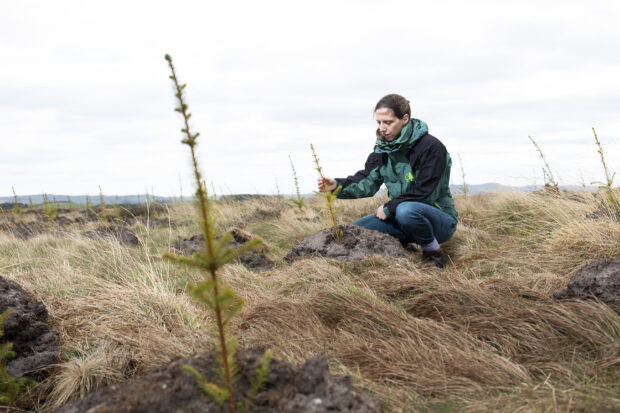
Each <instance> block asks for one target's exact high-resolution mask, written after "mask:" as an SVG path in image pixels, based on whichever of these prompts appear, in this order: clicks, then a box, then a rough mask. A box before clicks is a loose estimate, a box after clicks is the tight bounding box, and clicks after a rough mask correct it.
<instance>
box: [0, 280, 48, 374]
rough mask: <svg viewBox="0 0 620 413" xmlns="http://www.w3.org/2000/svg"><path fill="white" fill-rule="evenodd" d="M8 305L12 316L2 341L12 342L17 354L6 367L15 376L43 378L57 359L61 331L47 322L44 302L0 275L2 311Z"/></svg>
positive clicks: (6, 323) (6, 322)
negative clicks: (33, 297)
mask: <svg viewBox="0 0 620 413" xmlns="http://www.w3.org/2000/svg"><path fill="white" fill-rule="evenodd" d="M7 308H10V309H11V315H10V316H9V317H8V318H7V319H6V321H5V323H4V336H3V337H2V338H1V339H0V340H2V341H3V342H7V341H8V342H11V343H13V351H14V352H15V353H16V355H15V357H14V358H12V359H10V360H8V362H6V370H7V372H8V373H9V374H10V375H12V376H13V377H28V378H30V379H33V380H41V379H43V378H44V377H45V376H46V375H47V373H48V370H49V368H50V366H51V365H52V364H53V363H56V362H57V361H58V356H59V354H60V339H59V338H58V332H57V331H56V330H54V329H53V328H52V327H50V325H49V324H47V309H46V308H45V306H44V305H43V303H42V302H40V301H38V302H36V301H34V300H33V299H32V297H30V295H29V294H28V293H27V292H25V291H24V290H23V289H22V288H21V287H20V286H19V284H17V283H15V282H13V281H10V280H5V279H4V278H0V313H2V312H4V311H5V310H6V309H7Z"/></svg>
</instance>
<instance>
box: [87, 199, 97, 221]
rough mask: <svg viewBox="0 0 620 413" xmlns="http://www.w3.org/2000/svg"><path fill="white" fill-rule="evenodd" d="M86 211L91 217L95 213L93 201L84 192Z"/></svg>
mask: <svg viewBox="0 0 620 413" xmlns="http://www.w3.org/2000/svg"><path fill="white" fill-rule="evenodd" d="M86 211H87V212H88V215H89V216H91V217H94V216H95V215H96V214H95V210H94V209H93V203H92V201H91V200H90V196H89V195H88V194H86Z"/></svg>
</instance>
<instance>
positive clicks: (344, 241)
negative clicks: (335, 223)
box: [284, 225, 409, 262]
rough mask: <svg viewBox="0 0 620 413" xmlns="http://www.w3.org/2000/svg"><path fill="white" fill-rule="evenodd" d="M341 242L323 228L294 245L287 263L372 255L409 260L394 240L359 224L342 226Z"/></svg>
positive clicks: (356, 259)
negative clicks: (307, 259)
mask: <svg viewBox="0 0 620 413" xmlns="http://www.w3.org/2000/svg"><path fill="white" fill-rule="evenodd" d="M339 229H340V231H341V234H342V236H341V239H340V241H336V240H335V239H334V237H333V236H332V234H331V233H330V232H329V230H327V229H324V230H321V231H319V232H318V233H316V234H314V235H312V236H310V237H308V238H306V239H304V240H303V241H302V242H300V243H299V244H297V245H295V246H294V247H293V248H292V249H291V250H290V251H289V252H288V253H287V254H286V255H285V256H284V260H285V261H287V262H293V261H296V260H300V259H303V258H312V257H325V258H334V259H337V260H341V261H361V260H362V259H364V258H368V257H371V256H373V255H381V256H383V257H386V258H392V259H394V258H408V257H409V253H408V252H407V251H406V250H405V248H403V246H402V245H401V243H400V241H399V240H398V239H396V238H395V237H393V236H391V235H388V234H385V233H383V232H379V231H373V230H370V229H366V228H364V227H359V226H356V225H342V226H340V227H339Z"/></svg>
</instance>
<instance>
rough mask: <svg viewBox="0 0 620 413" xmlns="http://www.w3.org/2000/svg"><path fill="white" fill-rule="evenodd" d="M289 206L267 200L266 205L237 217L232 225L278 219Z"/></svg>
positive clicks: (237, 225)
mask: <svg viewBox="0 0 620 413" xmlns="http://www.w3.org/2000/svg"><path fill="white" fill-rule="evenodd" d="M287 207H288V205H286V204H283V203H269V202H265V205H264V206H260V207H258V208H256V209H254V210H253V211H251V212H248V213H245V214H243V215H241V216H240V217H238V218H237V219H235V220H233V221H231V223H230V225H231V226H234V227H245V226H247V225H249V224H251V223H253V222H260V221H265V220H267V219H276V218H278V217H279V216H280V215H282V212H284V211H285V210H286V208H287Z"/></svg>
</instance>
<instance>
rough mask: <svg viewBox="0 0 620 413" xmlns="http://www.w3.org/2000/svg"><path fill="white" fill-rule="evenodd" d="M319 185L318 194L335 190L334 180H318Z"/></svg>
mask: <svg viewBox="0 0 620 413" xmlns="http://www.w3.org/2000/svg"><path fill="white" fill-rule="evenodd" d="M317 184H318V185H319V192H328V191H333V190H334V189H336V186H337V184H336V180H335V179H332V178H319V179H317Z"/></svg>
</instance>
